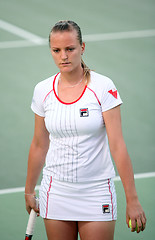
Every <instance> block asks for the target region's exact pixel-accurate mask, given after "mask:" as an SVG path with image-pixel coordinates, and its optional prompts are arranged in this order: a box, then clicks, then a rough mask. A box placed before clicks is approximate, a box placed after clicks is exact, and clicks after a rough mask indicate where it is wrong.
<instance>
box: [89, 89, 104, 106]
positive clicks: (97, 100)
mask: <svg viewBox="0 0 155 240" xmlns="http://www.w3.org/2000/svg"><path fill="white" fill-rule="evenodd" d="M87 88H88V89H89V90H90V91H92V92H93V93H94V95H95V97H96V99H97V101H98V103H99V105H101V103H100V100H99V99H98V97H97V95H96V93H95V92H94V91H93V90H92V89H91V88H89V87H87Z"/></svg>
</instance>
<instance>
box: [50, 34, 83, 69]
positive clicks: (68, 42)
mask: <svg viewBox="0 0 155 240" xmlns="http://www.w3.org/2000/svg"><path fill="white" fill-rule="evenodd" d="M50 45H51V53H52V56H53V59H54V61H55V64H56V65H57V67H58V68H59V69H60V71H61V72H72V71H74V70H78V69H80V68H81V55H82V54H83V52H84V49H85V44H84V43H83V44H82V46H81V45H80V43H79V41H78V39H77V33H76V31H75V30H73V31H62V32H61V31H58V32H54V33H51V36H50Z"/></svg>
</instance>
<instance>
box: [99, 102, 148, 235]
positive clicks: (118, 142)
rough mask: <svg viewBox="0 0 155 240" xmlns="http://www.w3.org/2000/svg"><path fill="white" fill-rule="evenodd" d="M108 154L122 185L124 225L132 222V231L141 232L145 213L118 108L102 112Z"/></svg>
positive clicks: (143, 226) (143, 227) (144, 221)
mask: <svg viewBox="0 0 155 240" xmlns="http://www.w3.org/2000/svg"><path fill="white" fill-rule="evenodd" d="M103 118H104V122H105V126H106V131H107V136H108V141H109V146H110V152H111V155H112V157H113V159H114V161H115V164H116V167H117V170H118V173H119V175H120V178H121V180H122V183H123V187H124V191H125V196H126V203H127V207H126V223H127V224H128V227H129V219H131V222H132V231H134V230H135V228H136V221H137V225H138V230H137V232H140V231H143V230H144V229H145V225H146V217H145V213H144V211H143V209H142V206H141V204H140V202H139V200H138V196H137V192H136V188H135V182H134V173H133V168H132V163H131V159H130V157H129V154H128V152H127V147H126V144H125V141H124V138H123V134H122V126H121V114H120V106H117V107H115V108H113V109H110V110H108V111H106V112H103Z"/></svg>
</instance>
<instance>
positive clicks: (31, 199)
mask: <svg viewBox="0 0 155 240" xmlns="http://www.w3.org/2000/svg"><path fill="white" fill-rule="evenodd" d="M35 195H36V194H35V192H34V193H33V194H28V193H25V203H26V210H27V212H28V213H29V214H30V212H31V209H33V210H34V211H35V212H36V213H37V216H39V206H37V205H36V198H35Z"/></svg>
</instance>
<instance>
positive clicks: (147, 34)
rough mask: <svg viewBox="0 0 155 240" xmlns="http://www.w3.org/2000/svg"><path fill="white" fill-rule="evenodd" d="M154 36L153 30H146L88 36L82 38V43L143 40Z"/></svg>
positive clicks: (154, 31)
mask: <svg viewBox="0 0 155 240" xmlns="http://www.w3.org/2000/svg"><path fill="white" fill-rule="evenodd" d="M154 36H155V29H148V30H140V31H129V32H115V33H103V34H89V35H85V36H84V41H86V42H96V41H105V40H117V39H130V38H144V37H154Z"/></svg>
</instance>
